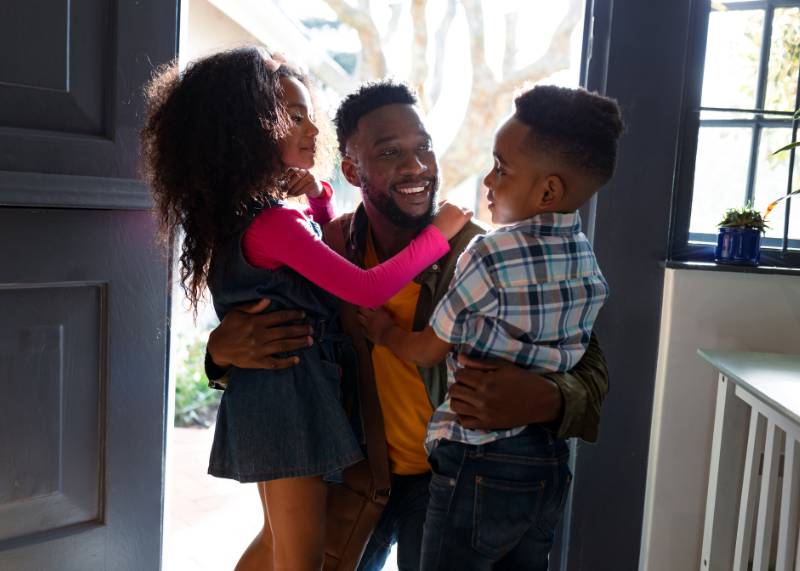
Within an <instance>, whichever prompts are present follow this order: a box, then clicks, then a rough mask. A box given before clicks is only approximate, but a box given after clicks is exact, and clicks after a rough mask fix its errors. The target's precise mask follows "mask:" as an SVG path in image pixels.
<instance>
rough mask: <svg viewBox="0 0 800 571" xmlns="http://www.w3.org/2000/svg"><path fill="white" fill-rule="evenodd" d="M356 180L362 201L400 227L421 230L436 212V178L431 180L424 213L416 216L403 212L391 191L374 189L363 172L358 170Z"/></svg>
mask: <svg viewBox="0 0 800 571" xmlns="http://www.w3.org/2000/svg"><path fill="white" fill-rule="evenodd" d="M358 180H359V183H360V185H361V192H362V193H363V197H364V201H366V202H369V203H370V204H371V205H372V206H373V207H375V209H376V210H377V211H378V212H380V213H381V214H382V215H383V216H385V217H386V219H387V220H389V222H391V223H392V224H394V225H396V226H398V227H400V228H408V229H413V230H421V229H422V228H424V227H425V226H427V225H428V224H430V223H431V221H432V220H433V217H434V215H435V214H436V197H437V196H438V192H439V179H438V178H436V179H432V180H431V186H432V192H431V197H430V204H429V205H428V209H427V210H426V212H425V213H424V214H420V215H418V216H414V215H412V214H408V213H407V212H404V211H403V210H402V209H401V208H400V207H399V206H398V205H397V203H396V202H395V200H394V197H393V196H392V192H391V191H388V192H381V191H379V190H376V189H375V187H373V186H372V184H371V183H370V182H369V179H368V178H367V176H366V175H365V174H363V173H360V172H359V173H358Z"/></svg>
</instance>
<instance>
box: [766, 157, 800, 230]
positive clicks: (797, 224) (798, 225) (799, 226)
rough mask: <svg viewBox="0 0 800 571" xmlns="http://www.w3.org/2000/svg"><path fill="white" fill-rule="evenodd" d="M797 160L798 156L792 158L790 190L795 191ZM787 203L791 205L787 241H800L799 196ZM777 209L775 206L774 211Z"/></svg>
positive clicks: (799, 182) (798, 175)
mask: <svg viewBox="0 0 800 571" xmlns="http://www.w3.org/2000/svg"><path fill="white" fill-rule="evenodd" d="M799 160H800V156H796V157H795V158H794V173H793V176H792V179H793V180H792V190H797V189H798V188H800V164H798V161H799ZM785 202H786V201H784V202H782V203H781V204H784V203H785ZM789 202H791V203H792V204H791V205H790V206H791V207H792V208H791V210H790V211H789V239H790V240H800V194H796V195H795V196H794V198H790V199H789ZM779 206H780V205H779ZM782 208H785V207H782ZM777 209H778V207H777V206H776V207H775V210H777ZM770 217H772V214H770Z"/></svg>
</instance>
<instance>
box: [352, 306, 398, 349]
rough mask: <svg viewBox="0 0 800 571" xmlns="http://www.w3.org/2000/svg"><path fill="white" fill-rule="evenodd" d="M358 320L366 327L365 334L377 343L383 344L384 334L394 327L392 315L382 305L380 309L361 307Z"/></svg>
mask: <svg viewBox="0 0 800 571" xmlns="http://www.w3.org/2000/svg"><path fill="white" fill-rule="evenodd" d="M358 321H359V322H360V323H361V327H363V328H364V335H366V337H367V339H369V340H370V341H372V343H374V344H375V345H382V344H383V336H384V335H385V334H386V332H387V331H389V330H390V329H391V328H392V327H394V320H393V319H392V316H391V315H389V312H388V311H386V310H385V309H383V308H382V307H379V308H378V309H369V308H367V307H359V308H358Z"/></svg>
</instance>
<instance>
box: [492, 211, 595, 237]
mask: <svg viewBox="0 0 800 571" xmlns="http://www.w3.org/2000/svg"><path fill="white" fill-rule="evenodd" d="M511 231H522V232H525V233H527V234H532V235H534V236H571V235H573V234H577V233H578V232H580V231H581V215H580V214H579V213H578V211H577V210H576V211H575V212H568V213H566V214H563V213H560V212H543V213H542V214H537V215H536V216H532V217H530V218H526V219H525V220H520V221H519V222H515V223H514V224H511V225H509V226H504V227H502V228H498V229H497V230H496V232H511Z"/></svg>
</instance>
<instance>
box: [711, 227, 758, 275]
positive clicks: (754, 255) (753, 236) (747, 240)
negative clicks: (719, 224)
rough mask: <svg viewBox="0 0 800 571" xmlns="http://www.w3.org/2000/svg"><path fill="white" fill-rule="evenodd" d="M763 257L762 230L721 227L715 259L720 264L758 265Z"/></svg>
mask: <svg viewBox="0 0 800 571" xmlns="http://www.w3.org/2000/svg"><path fill="white" fill-rule="evenodd" d="M760 257H761V232H760V231H759V230H753V229H752V228H720V229H719V235H718V236H717V248H716V250H714V259H715V260H716V261H717V262H718V263H720V264H741V265H744V266H757V265H758V260H759V258H760Z"/></svg>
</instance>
